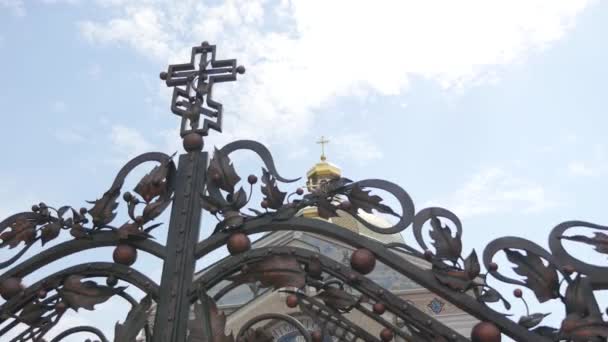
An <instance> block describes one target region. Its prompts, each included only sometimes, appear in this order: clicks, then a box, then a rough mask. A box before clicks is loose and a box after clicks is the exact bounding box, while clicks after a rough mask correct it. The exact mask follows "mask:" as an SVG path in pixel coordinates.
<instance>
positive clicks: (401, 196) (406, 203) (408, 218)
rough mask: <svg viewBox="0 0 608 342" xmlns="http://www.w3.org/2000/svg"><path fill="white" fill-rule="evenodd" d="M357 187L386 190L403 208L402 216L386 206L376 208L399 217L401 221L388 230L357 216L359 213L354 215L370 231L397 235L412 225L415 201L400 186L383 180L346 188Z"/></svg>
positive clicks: (374, 180) (356, 184)
mask: <svg viewBox="0 0 608 342" xmlns="http://www.w3.org/2000/svg"><path fill="white" fill-rule="evenodd" d="M356 186H358V187H360V188H363V189H366V188H373V189H379V190H384V191H386V192H388V193H390V194H391V195H393V196H394V197H395V198H396V199H397V201H398V202H399V206H400V207H401V215H398V214H396V213H394V212H393V211H392V209H390V208H389V207H388V206H385V205H378V206H377V207H376V208H375V209H376V210H378V211H380V212H384V213H388V214H391V215H394V216H397V217H399V221H398V222H397V223H395V224H394V225H392V226H390V227H387V228H383V227H378V226H376V225H374V224H372V223H370V222H368V221H366V220H365V219H363V218H361V217H360V216H359V215H357V213H353V214H354V215H353V216H354V217H355V219H356V220H357V221H359V222H360V223H361V224H363V225H364V226H365V227H367V228H368V229H370V230H372V231H374V232H376V233H380V234H396V233H399V232H401V231H403V230H404V229H406V228H407V227H408V226H409V225H410V224H411V223H412V221H413V219H414V215H415V213H416V210H415V208H414V201H412V198H411V197H410V195H409V194H408V193H407V192H406V191H405V190H403V188H401V187H400V186H399V185H397V184H395V183H391V182H389V181H385V180H382V179H365V180H361V181H358V182H354V183H352V184H349V185H347V186H346V188H347V189H353V188H354V187H356Z"/></svg>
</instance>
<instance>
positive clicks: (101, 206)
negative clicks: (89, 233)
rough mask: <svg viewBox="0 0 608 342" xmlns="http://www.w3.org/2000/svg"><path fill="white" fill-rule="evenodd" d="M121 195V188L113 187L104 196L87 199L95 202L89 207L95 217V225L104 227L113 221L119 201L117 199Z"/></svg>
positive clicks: (90, 212)
mask: <svg viewBox="0 0 608 342" xmlns="http://www.w3.org/2000/svg"><path fill="white" fill-rule="evenodd" d="M119 195H120V188H112V189H110V190H108V191H106V192H105V193H104V194H103V196H102V197H101V198H100V199H98V200H96V201H87V202H88V203H91V204H93V208H91V209H89V211H88V212H89V214H90V215H91V217H92V218H93V225H95V227H103V226H105V225H107V224H108V223H110V222H112V220H114V218H115V217H116V212H114V210H116V208H117V207H118V202H117V201H116V199H117V198H118V196H119Z"/></svg>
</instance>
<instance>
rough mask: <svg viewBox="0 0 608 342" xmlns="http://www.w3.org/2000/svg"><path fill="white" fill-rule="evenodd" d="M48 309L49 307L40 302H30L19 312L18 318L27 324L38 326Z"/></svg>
mask: <svg viewBox="0 0 608 342" xmlns="http://www.w3.org/2000/svg"><path fill="white" fill-rule="evenodd" d="M48 311H49V308H48V307H47V306H45V305H43V304H41V303H37V302H30V303H28V304H26V305H25V307H24V308H23V310H21V313H20V314H19V320H20V321H21V322H23V323H25V324H27V325H29V326H39V325H41V324H42V323H43V322H44V321H45V320H44V319H43V317H42V316H43V315H44V314H45V313H47V312H48Z"/></svg>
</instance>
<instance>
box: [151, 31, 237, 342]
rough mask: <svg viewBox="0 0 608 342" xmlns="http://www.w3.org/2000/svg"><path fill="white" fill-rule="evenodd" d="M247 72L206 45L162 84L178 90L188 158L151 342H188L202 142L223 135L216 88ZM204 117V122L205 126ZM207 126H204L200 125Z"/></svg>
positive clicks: (203, 176)
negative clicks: (214, 133)
mask: <svg viewBox="0 0 608 342" xmlns="http://www.w3.org/2000/svg"><path fill="white" fill-rule="evenodd" d="M244 72H245V68H244V67H242V66H238V67H237V66H236V59H227V60H216V59H215V45H209V43H207V42H203V43H202V44H201V45H200V46H195V47H193V48H192V55H191V58H190V63H186V64H174V65H170V66H169V68H168V70H167V72H162V73H161V74H160V78H161V79H162V80H165V82H166V83H167V86H169V87H174V88H173V99H172V100H171V111H172V112H173V113H174V114H177V115H179V116H181V118H182V123H181V129H180V135H181V136H182V138H183V143H184V148H185V149H186V151H187V152H188V153H187V154H182V155H180V156H179V164H178V167H177V175H176V179H177V180H176V183H175V194H174V197H173V205H172V209H171V219H170V221H169V231H168V233H167V243H166V256H165V261H164V265H163V272H162V276H161V283H160V292H161V293H163V294H167V295H163V296H161V297H160V299H159V301H158V306H157V309H156V317H155V320H154V322H155V323H154V334H153V337H152V342H166V341H171V342H186V341H190V340H191V338H190V337H188V336H187V332H188V324H189V317H190V316H189V315H190V305H191V302H190V294H191V293H192V291H193V290H194V289H193V288H192V287H191V286H192V281H193V278H194V271H195V265H196V258H195V256H194V251H195V247H196V243H197V242H198V238H199V231H200V225H201V211H202V210H201V206H202V203H201V196H200V194H202V193H204V191H205V184H206V182H207V172H206V170H207V165H208V163H207V159H208V155H207V153H206V152H203V151H202V148H203V136H206V135H207V134H208V133H209V129H210V128H212V129H214V130H216V131H218V132H221V131H222V104H221V103H219V102H216V101H213V97H212V90H213V84H214V83H219V82H227V81H235V80H236V74H237V73H239V74H242V73H244ZM201 114H202V115H204V117H205V118H204V120H201ZM201 121H202V123H201ZM206 296H207V295H206V294H204V293H203V295H202V297H201V298H203V300H202V302H201V305H202V312H201V313H200V315H201V317H200V321H201V322H202V327H200V328H201V329H202V331H203V332H204V334H205V335H206V336H204V340H205V341H211V340H212V339H213V336H211V318H210V316H209V312H210V311H211V309H210V307H209V303H208V302H207V300H206V299H205V298H206Z"/></svg>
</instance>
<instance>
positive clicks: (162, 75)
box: [159, 71, 169, 81]
mask: <svg viewBox="0 0 608 342" xmlns="http://www.w3.org/2000/svg"><path fill="white" fill-rule="evenodd" d="M167 76H169V75H168V74H167V72H166V71H163V72H161V73H160V75H159V77H160V79H161V80H163V81H166V80H167Z"/></svg>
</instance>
